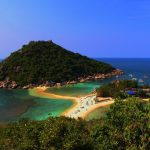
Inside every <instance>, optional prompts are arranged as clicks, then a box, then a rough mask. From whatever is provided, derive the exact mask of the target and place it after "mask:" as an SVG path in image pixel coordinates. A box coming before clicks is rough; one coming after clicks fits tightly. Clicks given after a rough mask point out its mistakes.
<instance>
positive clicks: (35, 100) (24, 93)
mask: <svg viewBox="0 0 150 150" xmlns="http://www.w3.org/2000/svg"><path fill="white" fill-rule="evenodd" d="M97 60H100V61H103V62H106V63H110V64H112V65H113V66H114V67H115V68H119V69H122V70H123V71H124V72H125V74H124V75H122V76H120V77H119V79H131V77H130V76H129V74H132V75H133V77H134V78H137V80H139V79H143V80H144V82H145V83H146V84H150V59H121V58H119V59H114V58H113V59H110V58H101V59H97ZM145 77H146V78H145ZM112 80H116V77H113V78H111V79H105V80H98V81H91V82H86V83H78V84H75V85H70V86H66V87H61V88H49V89H48V90H47V92H52V93H54V94H60V95H67V96H83V95H86V94H88V93H90V92H91V91H93V89H94V88H96V87H99V86H101V85H103V84H106V83H108V82H111V81H112ZM72 105H73V102H71V101H68V100H56V99H46V98H39V97H36V96H30V95H29V92H28V90H3V89H1V90H0V122H1V123H2V122H9V121H17V120H19V119H21V118H29V119H32V120H44V119H46V118H48V117H49V116H54V117H55V116H60V114H61V113H62V112H63V111H64V110H66V109H67V108H69V107H71V106H72ZM105 111H106V109H105V108H104V109H97V110H95V111H93V112H92V113H90V115H89V118H90V119H91V118H100V117H101V113H102V112H105Z"/></svg>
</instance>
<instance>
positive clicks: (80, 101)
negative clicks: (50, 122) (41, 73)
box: [29, 86, 114, 119]
mask: <svg viewBox="0 0 150 150" xmlns="http://www.w3.org/2000/svg"><path fill="white" fill-rule="evenodd" d="M47 88H48V87H45V86H44V87H37V88H34V89H31V90H29V94H30V95H32V96H38V97H43V98H50V99H51V98H55V99H58V100H61V99H64V100H69V101H72V102H73V105H72V106H71V107H69V108H68V109H66V110H65V111H64V112H62V113H61V115H60V116H65V117H70V118H75V119H78V118H82V119H85V118H86V117H87V115H88V114H89V113H91V112H92V111H94V110H95V109H97V108H100V107H105V106H108V105H111V104H113V103H114V100H112V99H109V100H107V101H106V100H105V99H104V100H103V101H101V102H100V103H95V98H96V96H95V95H94V94H89V95H87V96H84V97H71V96H63V95H56V94H53V93H48V92H46V90H47ZM87 103H88V104H87Z"/></svg>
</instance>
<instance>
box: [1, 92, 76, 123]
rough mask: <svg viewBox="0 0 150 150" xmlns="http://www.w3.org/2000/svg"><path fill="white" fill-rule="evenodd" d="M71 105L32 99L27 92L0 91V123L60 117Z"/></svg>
mask: <svg viewBox="0 0 150 150" xmlns="http://www.w3.org/2000/svg"><path fill="white" fill-rule="evenodd" d="M72 104H73V102H72V101H69V100H56V99H46V98H38V97H33V96H30V95H29V94H28V90H2V89H1V90H0V122H1V123H2V122H9V121H16V120H18V119H21V118H29V119H33V120H43V119H46V118H48V117H49V116H60V114H61V113H62V112H64V110H66V109H68V108H69V107H71V106H72Z"/></svg>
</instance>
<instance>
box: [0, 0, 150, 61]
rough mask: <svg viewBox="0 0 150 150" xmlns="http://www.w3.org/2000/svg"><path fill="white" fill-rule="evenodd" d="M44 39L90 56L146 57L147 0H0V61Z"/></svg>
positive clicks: (149, 50) (149, 44)
mask: <svg viewBox="0 0 150 150" xmlns="http://www.w3.org/2000/svg"><path fill="white" fill-rule="evenodd" d="M50 39H52V40H53V41H54V42H55V43H57V44H59V45H61V46H63V47H65V48H67V49H68V50H72V51H74V52H79V53H81V54H83V55H87V56H90V57H150V0H0V58H5V57H7V56H8V55H10V53H11V52H13V51H15V50H17V49H19V48H21V46H22V45H23V44H26V43H28V42H29V41H31V40H50Z"/></svg>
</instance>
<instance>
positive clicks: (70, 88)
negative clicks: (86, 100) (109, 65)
mask: <svg viewBox="0 0 150 150" xmlns="http://www.w3.org/2000/svg"><path fill="white" fill-rule="evenodd" d="M100 84H101V83H100V82H86V83H78V84H74V85H67V86H63V87H59V88H57V87H54V88H49V89H48V90H47V91H48V92H51V93H54V94H58V95H65V96H84V95H86V94H89V93H90V92H92V91H93V89H94V88H96V87H99V86H100Z"/></svg>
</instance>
